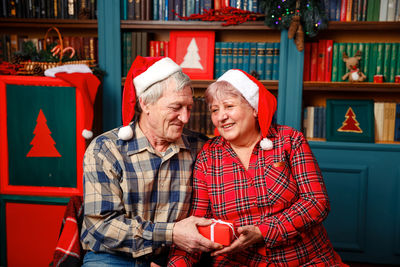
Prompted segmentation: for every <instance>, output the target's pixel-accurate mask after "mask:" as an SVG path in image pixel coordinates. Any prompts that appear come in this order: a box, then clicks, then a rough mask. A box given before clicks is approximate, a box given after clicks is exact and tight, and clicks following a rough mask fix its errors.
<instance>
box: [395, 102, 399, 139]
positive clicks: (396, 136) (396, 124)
mask: <svg viewBox="0 0 400 267" xmlns="http://www.w3.org/2000/svg"><path fill="white" fill-rule="evenodd" d="M394 141H400V103H397V104H396V119H395V130H394Z"/></svg>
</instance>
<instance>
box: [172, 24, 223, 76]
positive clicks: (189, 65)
mask: <svg viewBox="0 0 400 267" xmlns="http://www.w3.org/2000/svg"><path fill="white" fill-rule="evenodd" d="M169 43H170V44H169V55H170V57H171V59H172V60H174V61H175V62H176V63H177V64H178V65H180V66H181V67H182V70H183V72H184V73H186V74H187V75H188V76H189V77H190V78H191V79H195V80H212V79H213V76H214V45H215V32H213V31H196V32H195V31H171V32H170V35H169Z"/></svg>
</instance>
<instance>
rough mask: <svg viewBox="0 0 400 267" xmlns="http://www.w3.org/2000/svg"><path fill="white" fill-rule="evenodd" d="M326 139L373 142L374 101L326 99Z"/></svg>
mask: <svg viewBox="0 0 400 267" xmlns="http://www.w3.org/2000/svg"><path fill="white" fill-rule="evenodd" d="M326 140H327V141H343V142H365V143H373V142H374V141H375V125H374V101H373V100H354V99H327V100H326Z"/></svg>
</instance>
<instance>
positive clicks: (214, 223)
mask: <svg viewBox="0 0 400 267" xmlns="http://www.w3.org/2000/svg"><path fill="white" fill-rule="evenodd" d="M211 221H213V224H211V227H210V238H211V241H213V242H214V226H215V225H216V224H217V223H220V224H225V225H228V226H229V228H231V230H232V233H233V235H234V236H235V238H238V237H237V236H236V234H235V228H234V227H233V223H228V222H224V221H222V220H216V219H211Z"/></svg>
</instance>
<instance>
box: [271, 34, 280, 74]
mask: <svg viewBox="0 0 400 267" xmlns="http://www.w3.org/2000/svg"><path fill="white" fill-rule="evenodd" d="M273 48H274V57H273V61H272V80H275V81H277V80H279V52H280V43H279V42H275V43H273Z"/></svg>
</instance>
